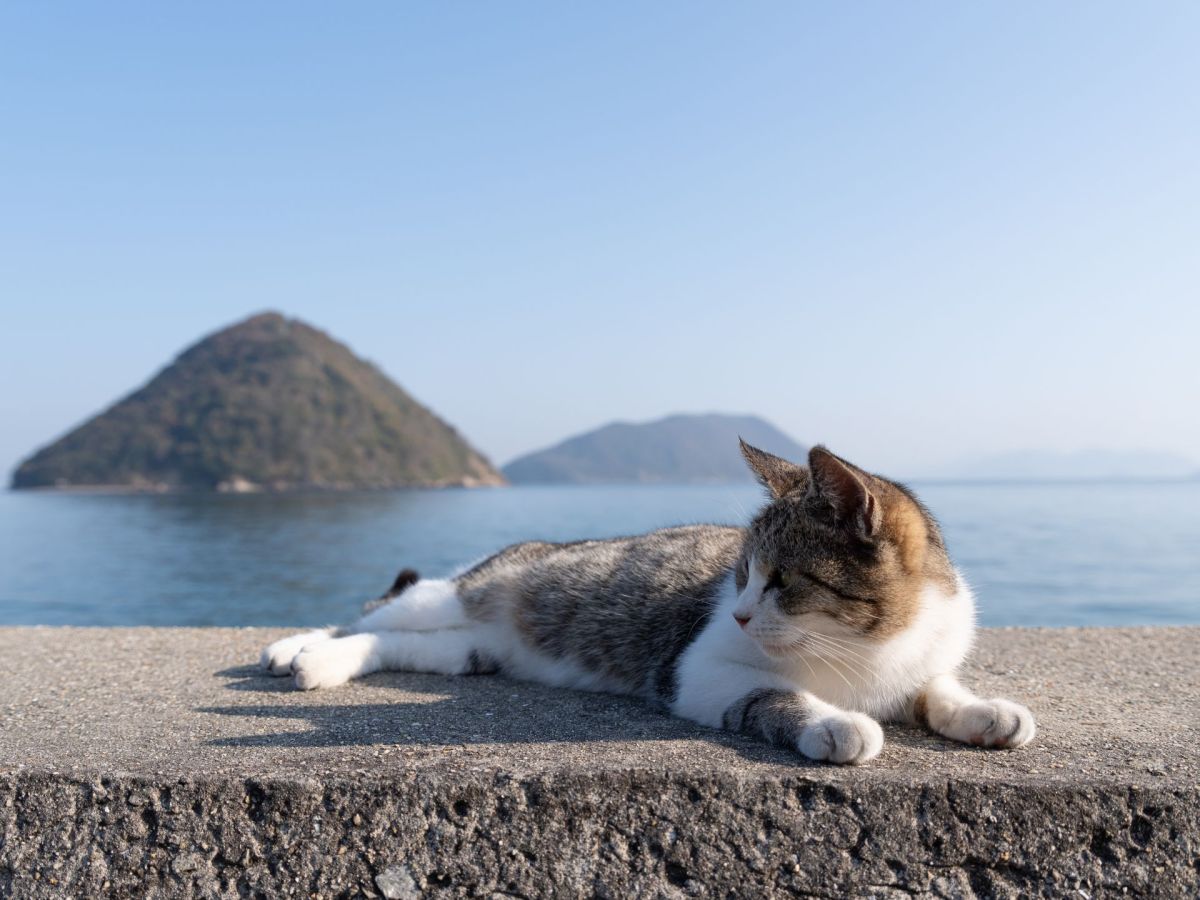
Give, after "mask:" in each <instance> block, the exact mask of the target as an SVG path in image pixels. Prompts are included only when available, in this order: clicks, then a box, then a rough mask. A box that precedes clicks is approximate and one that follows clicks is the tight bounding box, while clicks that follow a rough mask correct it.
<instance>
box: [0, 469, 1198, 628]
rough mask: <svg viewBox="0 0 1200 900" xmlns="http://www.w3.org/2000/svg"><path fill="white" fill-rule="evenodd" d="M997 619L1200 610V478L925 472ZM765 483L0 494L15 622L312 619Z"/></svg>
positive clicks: (963, 562) (738, 506)
mask: <svg viewBox="0 0 1200 900" xmlns="http://www.w3.org/2000/svg"><path fill="white" fill-rule="evenodd" d="M915 486H916V487H917V489H918V492H919V493H920V494H921V496H922V498H923V499H924V500H925V501H926V502H927V503H928V504H929V506H930V507H931V508H932V509H933V510H934V512H935V513H936V514H937V515H938V516H939V518H940V519H941V521H942V524H943V527H944V529H945V532H946V537H947V540H948V542H949V544H950V549H951V552H952V554H953V555H954V558H955V559H956V561H957V562H958V564H959V565H960V567H961V568H962V569H964V570H965V572H966V573H967V576H968V578H969V579H970V580H971V582H972V583H973V584H974V585H975V587H976V590H977V593H978V595H979V602H980V608H981V618H982V621H983V623H984V624H987V625H1128V624H1160V623H1197V622H1200V483H1195V482H1192V483H1183V484H1179V483H1176V484H1074V485H1068V484H1052V485H1047V484H1027V485H1026V484H1022V485H995V484H970V485H968V484H926V485H920V484H917V485H915ZM758 502H759V493H758V491H757V490H756V489H755V488H753V487H744V488H743V487H730V486H703V487H695V486H665V487H658V486H656V487H643V486H637V487H523V488H508V489H501V490H480V491H461V490H459V491H400V492H394V493H359V494H311V495H285V496H269V495H246V496H229V495H213V496H208V495H197V496H113V495H80V494H52V493H50V494H42V493H33V494H30V493H11V492H10V493H3V494H0V624H56V625H57V624H70V625H312V624H324V623H335V622H341V621H345V620H348V619H350V618H351V617H352V616H353V615H354V613H355V611H356V610H357V609H358V607H359V605H360V604H361V603H362V602H363V601H364V600H366V599H368V598H370V597H374V596H377V595H378V594H379V593H380V592H381V591H382V590H383V589H385V588H386V587H387V586H388V584H389V583H390V581H391V579H392V577H393V576H394V575H395V573H396V571H397V570H398V569H400V568H401V567H403V566H412V567H414V568H416V569H418V570H419V571H420V572H421V573H422V574H424V575H428V576H436V575H444V574H447V573H449V572H451V571H452V570H454V569H455V568H456V567H458V566H459V565H461V564H462V563H465V562H469V561H471V560H474V559H477V558H479V557H481V556H483V555H485V554H487V553H489V552H491V551H492V550H495V549H497V548H498V547H500V546H502V545H504V544H508V543H512V542H514V541H518V540H525V539H530V538H542V539H550V540H568V539H575V538H582V537H604V536H610V535H618V534H629V533H634V532H639V531H644V530H647V529H650V528H655V527H658V526H662V525H670V524H678V523H685V522H730V523H743V522H745V521H746V520H747V518H748V514H749V513H750V511H752V510H753V509H754V508H755V507H756V505H757V504H758Z"/></svg>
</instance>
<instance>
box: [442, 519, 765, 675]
mask: <svg viewBox="0 0 1200 900" xmlns="http://www.w3.org/2000/svg"><path fill="white" fill-rule="evenodd" d="M743 539H744V532H743V530H742V529H741V528H736V527H732V526H725V525H687V526H678V527H673V528H663V529H659V530H657V531H652V532H649V533H647V534H642V535H635V536H631V537H620V538H609V539H605V540H593V541H574V542H571V543H561V544H559V543H548V542H527V543H523V544H514V545H513V546H511V547H507V548H505V549H504V550H501V551H500V552H499V553H497V554H495V555H494V556H492V557H489V558H488V559H486V560H484V561H483V562H482V563H480V564H479V565H477V566H475V567H474V568H473V569H471V570H469V571H467V572H465V573H463V574H462V575H460V576H458V579H457V581H458V588H459V594H460V597H461V598H462V600H463V604H464V606H465V607H466V609H467V610H468V614H469V615H471V616H472V617H474V618H477V619H482V620H492V621H495V620H498V619H503V620H505V621H507V622H511V624H512V625H513V626H514V627H515V629H516V631H517V632H518V633H519V635H520V637H521V639H522V640H523V641H524V642H525V643H527V644H528V645H529V646H530V648H531V649H534V650H536V651H537V652H539V653H542V654H545V655H546V656H547V657H550V658H553V659H560V660H571V661H572V662H574V663H577V664H579V665H582V666H584V667H586V668H587V669H588V670H590V671H593V672H596V673H598V674H600V675H603V676H604V677H605V678H606V679H610V680H612V681H613V682H615V683H618V684H620V685H622V686H623V687H624V689H627V690H632V691H638V692H641V693H647V694H655V695H657V696H659V697H660V698H662V697H664V696H665V695H666V694H669V693H670V691H671V689H672V685H671V684H670V682H671V679H672V678H673V670H674V662H675V659H676V658H677V657H678V655H679V653H680V652H682V650H683V648H684V647H685V646H686V645H687V643H688V642H689V641H690V640H691V639H692V638H693V637H694V636H695V635H696V634H698V633H699V632H700V631H701V630H702V629H701V626H702V625H703V624H704V622H705V621H707V619H708V616H709V614H710V612H711V610H712V606H713V604H714V603H715V601H716V597H717V592H718V590H719V589H720V586H721V584H722V583H723V582H724V581H725V580H726V579H727V578H728V577H729V574H730V572H731V570H732V568H733V566H734V564H735V563H736V562H737V558H738V555H739V554H740V552H741V547H742V541H743Z"/></svg>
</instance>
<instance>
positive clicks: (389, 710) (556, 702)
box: [199, 665, 986, 765]
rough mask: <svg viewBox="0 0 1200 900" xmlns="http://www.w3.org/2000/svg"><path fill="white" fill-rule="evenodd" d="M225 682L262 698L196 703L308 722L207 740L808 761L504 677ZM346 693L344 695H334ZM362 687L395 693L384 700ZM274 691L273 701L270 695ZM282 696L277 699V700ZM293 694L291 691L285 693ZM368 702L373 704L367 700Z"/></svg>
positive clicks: (645, 710)
mask: <svg viewBox="0 0 1200 900" xmlns="http://www.w3.org/2000/svg"><path fill="white" fill-rule="evenodd" d="M215 674H216V675H217V676H219V677H224V678H227V679H229V683H228V684H226V688H227V689H229V690H231V691H237V692H239V693H242V694H245V693H257V694H260V695H263V700H264V702H260V703H245V704H243V703H237V704H233V705H229V706H214V707H204V708H201V709H200V710H199V711H200V712H204V713H210V714H216V715H221V716H233V717H241V718H245V719H248V720H255V721H257V722H259V723H261V724H262V725H268V723H269V722H271V721H276V722H277V721H279V720H281V719H282V720H296V719H300V720H304V721H305V722H307V723H308V725H309V730H307V731H303V732H295V731H272V730H268V729H263V730H257V729H253V728H250V729H249V730H251V731H252V732H253V733H250V734H245V735H241V736H235V737H222V738H217V739H214V740H211V741H209V742H208V743H209V744H210V745H213V746H222V747H272V746H280V747H338V746H363V745H383V746H411V747H416V746H420V747H441V746H447V745H472V744H545V743H585V742H643V741H688V740H691V741H696V740H699V741H704V742H707V743H711V744H715V745H719V746H723V747H728V748H730V749H732V750H734V751H735V752H737V753H738V754H739V755H740V756H742V757H743V758H745V759H748V760H752V761H757V762H767V763H778V764H784V765H819V764H817V763H810V762H809V761H808V760H805V759H804V758H803V757H801V756H799V754H797V753H794V752H792V751H789V750H785V749H780V748H775V747H770V746H767V745H766V744H764V743H762V742H760V741H757V740H754V739H752V738H749V737H746V736H743V735H738V734H732V733H729V732H723V731H717V730H713V729H708V728H703V727H701V726H697V725H695V724H693V723H690V722H687V721H685V720H683V719H677V718H675V717H673V716H670V715H668V714H666V713H664V712H662V711H660V710H659V709H656V708H655V707H653V706H651V705H650V704H648V703H643V702H641V701H638V700H635V699H632V698H628V697H620V696H614V695H609V694H592V693H586V692H583V691H572V690H566V689H559V688H551V687H546V686H544V685H538V684H530V683H527V682H517V681H511V680H509V679H506V678H503V677H499V676H458V677H449V676H443V675H425V674H419V673H412V672H388V673H378V674H375V675H370V676H367V677H366V678H363V679H360V680H358V681H356V682H355V683H354V684H353V685H351V686H348V687H346V688H334V689H331V690H328V691H317V692H301V691H297V690H296V689H295V688H294V687H293V686H292V681H291V679H290V678H277V677H273V676H270V675H268V674H266V673H265V672H263V670H262V669H261V668H259V667H258V666H254V665H247V666H236V667H233V668H229V669H224V670H222V671H220V672H217V673H215ZM342 690H346V691H347V698H346V699H347V701H348V702H344V703H338V702H329V701H336V700H337V697H338V693H339V692H340V691H342ZM364 690H365V691H369V692H371V693H374V692H376V691H378V692H382V693H385V694H390V695H391V696H390V697H381V698H379V702H370V701H374V700H375V699H376V698H375V697H374V696H371V695H370V694H368V695H366V697H364ZM268 698H271V700H270V702H265V701H267V700H268ZM276 698H277V699H276ZM285 698H286V699H285ZM364 700H366V701H367V702H364ZM885 730H886V740H887V741H889V742H893V743H896V744H899V745H901V746H906V747H912V748H918V749H921V750H933V751H954V752H960V753H970V752H986V751H975V750H974V749H973V748H968V747H964V746H961V745H957V744H951V743H948V742H946V741H944V740H943V739H941V738H938V737H936V736H934V735H930V734H927V733H926V732H924V731H922V730H919V729H916V728H912V727H908V726H901V725H888V726H885Z"/></svg>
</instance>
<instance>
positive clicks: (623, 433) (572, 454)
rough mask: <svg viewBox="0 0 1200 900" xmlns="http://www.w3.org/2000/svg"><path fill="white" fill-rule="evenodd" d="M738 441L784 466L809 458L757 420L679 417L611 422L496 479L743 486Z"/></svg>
mask: <svg viewBox="0 0 1200 900" xmlns="http://www.w3.org/2000/svg"><path fill="white" fill-rule="evenodd" d="M739 436H740V437H742V438H744V439H745V440H747V441H748V442H749V443H751V444H753V445H755V446H756V447H760V448H761V449H763V450H767V451H769V452H771V453H774V454H776V455H778V456H783V457H786V458H788V459H795V460H801V461H803V460H804V458H805V456H806V455H807V453H808V450H807V448H805V447H803V446H802V445H800V444H798V443H796V441H794V440H793V439H792V438H790V437H789V436H788V435H786V434H784V433H783V432H782V431H780V430H779V429H778V428H776V427H775V426H774V425H772V424H771V423H770V422H767V421H766V420H765V419H762V418H759V417H758V416H748V415H723V414H717V413H710V414H702V415H683V414H680V415H673V416H667V417H666V418H663V419H657V420H655V421H653V422H642V423H632V422H613V423H611V424H608V425H604V426H602V427H600V428H597V429H595V430H593V431H589V432H586V433H584V434H580V435H576V436H574V437H571V438H568V439H567V440H565V441H563V442H562V443H559V444H556V445H555V446H553V447H549V448H546V449H545V450H539V451H537V452H534V453H529V454H526V455H524V456H521V457H519V458H517V459H515V460H513V461H512V462H510V463H509V464H508V465H506V466H505V467H504V468H503V472H504V475H505V477H507V478H508V480H509V481H511V482H513V483H514V484H606V483H607V484H616V483H633V484H646V483H697V482H700V483H703V482H711V483H720V482H730V483H749V482H751V481H753V477H752V476H751V475H750V472H749V470H748V469H747V468H746V464H745V462H744V461H743V460H742V455H741V452H740V450H739V449H738V437H739Z"/></svg>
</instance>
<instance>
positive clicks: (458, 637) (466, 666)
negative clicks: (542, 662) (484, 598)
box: [292, 628, 496, 691]
mask: <svg viewBox="0 0 1200 900" xmlns="http://www.w3.org/2000/svg"><path fill="white" fill-rule="evenodd" d="M480 637H481V635H480V630H479V629H478V628H446V629H442V630H440V631H375V632H363V633H360V634H351V635H348V636H346V637H340V638H335V639H334V640H331V641H324V642H322V643H319V644H314V645H312V646H310V647H306V648H305V649H304V650H302V651H301V652H300V653H299V654H298V655H297V656H296V658H295V660H293V662H292V671H293V673H294V675H295V679H296V687H298V688H300V690H303V691H310V690H314V689H316V688H328V687H336V686H337V685H339V684H345V683H346V682H347V681H349V680H350V679H352V678H360V677H361V676H363V675H369V674H370V673H372V672H380V671H405V672H432V673H435V674H439V675H476V674H485V673H488V672H494V671H496V665H495V662H494V661H493V658H492V657H491V656H490V655H489V654H488V653H487V652H486V651H485V650H483V649H482V648H481V647H480V646H479V645H480V643H481V642H480V640H479V638H480Z"/></svg>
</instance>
